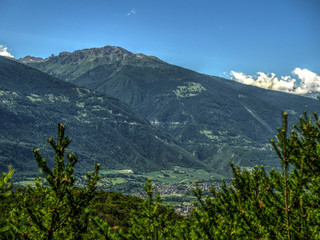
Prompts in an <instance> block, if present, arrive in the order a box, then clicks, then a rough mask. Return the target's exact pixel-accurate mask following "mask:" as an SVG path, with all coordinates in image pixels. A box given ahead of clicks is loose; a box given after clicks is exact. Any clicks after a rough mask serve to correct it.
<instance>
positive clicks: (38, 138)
mask: <svg viewBox="0 0 320 240" xmlns="http://www.w3.org/2000/svg"><path fill="white" fill-rule="evenodd" d="M49 61H50V60H49ZM0 102H1V104H0V116H1V123H0V171H6V170H7V166H8V165H9V164H12V165H13V167H14V168H15V169H16V170H17V172H18V173H22V171H21V170H23V172H24V173H25V174H27V173H28V172H29V173H35V169H37V167H36V163H35V160H34V158H33V156H32V149H34V148H38V147H39V148H40V150H41V152H43V155H44V156H45V157H47V158H48V162H50V163H51V164H52V157H53V156H52V151H51V149H49V144H48V143H47V142H46V139H47V138H48V137H50V136H53V137H56V135H55V134H56V133H57V123H58V122H63V123H66V125H67V128H66V134H67V135H68V136H70V137H71V138H72V139H74V140H73V141H72V143H71V144H70V147H69V148H70V149H69V151H70V152H75V153H76V155H78V156H79V157H80V161H79V164H80V165H81V172H86V171H87V170H92V169H93V166H94V163H95V162H98V163H101V168H102V169H132V170H133V171H136V172H144V171H145V172H147V171H151V170H159V169H169V168H171V167H172V166H184V167H195V168H197V167H198V168H199V167H201V168H203V164H202V163H200V162H199V161H198V160H197V159H196V158H195V157H194V156H192V155H191V154H190V153H188V152H187V151H186V150H185V149H183V148H182V147H181V146H179V144H177V141H176V140H175V139H173V138H172V137H171V136H170V135H168V134H164V133H162V132H161V131H160V130H158V129H156V128H154V127H153V126H152V125H151V124H150V123H149V122H148V121H146V120H144V119H143V118H142V117H140V116H139V115H138V114H137V113H135V112H134V111H133V110H132V109H131V108H130V107H129V106H127V105H126V104H124V103H122V102H121V101H119V100H118V99H116V98H114V97H110V96H106V95H104V94H102V93H97V92H93V91H90V90H88V89H85V88H81V87H77V86H75V85H73V84H71V83H67V82H65V81H62V80H59V79H57V78H54V77H52V76H50V75H48V74H45V73H43V72H40V71H38V70H36V69H34V68H31V67H29V66H26V65H24V64H21V63H17V62H15V61H12V60H9V59H7V58H4V57H0Z"/></svg>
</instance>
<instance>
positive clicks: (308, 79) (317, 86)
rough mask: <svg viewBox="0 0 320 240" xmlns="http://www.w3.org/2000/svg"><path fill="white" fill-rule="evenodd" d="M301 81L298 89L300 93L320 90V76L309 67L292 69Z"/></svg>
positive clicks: (297, 91)
mask: <svg viewBox="0 0 320 240" xmlns="http://www.w3.org/2000/svg"><path fill="white" fill-rule="evenodd" d="M292 73H293V74H295V75H297V76H298V78H299V79H300V81H301V84H300V86H299V87H298V88H297V89H296V93H298V94H306V93H312V92H320V76H319V75H317V74H316V73H314V72H311V71H310V70H308V69H301V68H296V69H295V70H293V71H292Z"/></svg>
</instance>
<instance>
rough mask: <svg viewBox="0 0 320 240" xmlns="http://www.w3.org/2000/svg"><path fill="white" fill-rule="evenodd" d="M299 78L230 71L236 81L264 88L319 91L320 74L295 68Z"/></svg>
mask: <svg viewBox="0 0 320 240" xmlns="http://www.w3.org/2000/svg"><path fill="white" fill-rule="evenodd" d="M291 73H292V74H294V75H296V76H297V77H298V79H299V81H297V79H295V78H293V77H291V76H281V77H280V78H278V77H277V76H276V74H274V73H270V74H266V73H263V72H258V73H257V75H256V76H251V75H246V74H244V73H242V72H235V71H231V72H230V75H231V77H232V78H233V79H234V80H236V81H237V82H240V83H244V84H247V85H253V86H257V87H261V88H265V89H271V90H277V91H282V92H288V93H295V94H306V93H312V92H320V76H319V75H317V74H316V73H314V72H311V71H310V70H308V69H301V68H296V69H294V70H293V71H292V72H291Z"/></svg>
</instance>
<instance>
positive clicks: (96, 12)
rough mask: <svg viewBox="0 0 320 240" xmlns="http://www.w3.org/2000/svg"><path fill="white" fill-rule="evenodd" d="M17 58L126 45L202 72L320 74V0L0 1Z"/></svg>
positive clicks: (5, 34)
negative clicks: (301, 70)
mask: <svg viewBox="0 0 320 240" xmlns="http://www.w3.org/2000/svg"><path fill="white" fill-rule="evenodd" d="M0 45H2V50H4V49H6V51H7V52H9V53H10V54H12V55H13V56H14V57H15V58H20V57H24V56H26V55H32V56H39V57H48V56H49V55H51V54H52V53H53V54H55V55H56V54H58V53H59V52H61V51H74V50H78V49H83V48H91V47H102V46H105V45H112V46H120V47H123V48H125V49H127V50H129V51H131V52H134V53H144V54H147V55H154V56H157V57H159V58H160V59H162V60H164V61H167V62H169V63H172V64H176V65H179V66H183V67H186V68H190V69H193V70H195V71H198V72H202V73H206V74H211V75H217V76H228V75H229V76H230V72H231V71H234V72H242V73H245V74H247V75H254V74H256V73H257V72H264V73H269V74H270V73H275V74H276V75H277V76H285V75H290V74H291V72H292V71H293V70H294V69H296V68H301V69H308V70H310V71H312V72H314V73H317V74H319V73H320V1H319V0H197V1H196V0H157V1H156V0H117V1H115V0H112V1H111V0H110V1H109V0H86V1H84V0H76V1H75V0H63V1H61V0H54V1H49V0H0Z"/></svg>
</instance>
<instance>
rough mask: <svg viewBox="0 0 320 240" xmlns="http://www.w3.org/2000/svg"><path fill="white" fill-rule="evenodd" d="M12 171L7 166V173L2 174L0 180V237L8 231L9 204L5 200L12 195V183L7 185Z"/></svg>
mask: <svg viewBox="0 0 320 240" xmlns="http://www.w3.org/2000/svg"><path fill="white" fill-rule="evenodd" d="M13 173H14V170H13V169H12V167H11V166H9V170H8V173H2V175H1V178H0V212H1V217H0V235H1V234H4V232H6V231H8V229H9V228H8V218H9V212H8V205H9V204H10V203H9V202H7V201H6V200H7V199H8V198H9V197H10V196H11V195H12V183H9V181H10V179H11V178H12V175H13Z"/></svg>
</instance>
